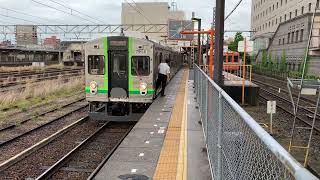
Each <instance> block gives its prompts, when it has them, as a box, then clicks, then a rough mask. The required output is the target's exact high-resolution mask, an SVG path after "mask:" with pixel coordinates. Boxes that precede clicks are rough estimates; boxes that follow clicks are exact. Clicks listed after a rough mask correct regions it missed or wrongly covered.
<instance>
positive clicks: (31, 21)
mask: <svg viewBox="0 0 320 180" xmlns="http://www.w3.org/2000/svg"><path fill="white" fill-rule="evenodd" d="M0 16H3V17H7V18H11V19H17V20H21V21H26V22H31V23H35V24H39V23H38V22H35V21H31V20H27V19H23V18H18V17H13V16H9V15H5V14H0Z"/></svg>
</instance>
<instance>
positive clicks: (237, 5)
mask: <svg viewBox="0 0 320 180" xmlns="http://www.w3.org/2000/svg"><path fill="white" fill-rule="evenodd" d="M241 3H242V0H240V1H239V2H238V3H237V4H236V6H235V7H234V8H233V9H232V11H231V12H230V13H229V14H228V15H227V16H226V17H225V18H224V20H227V19H228V18H229V17H230V16H231V15H232V14H233V12H234V11H235V10H236V9H237V8H238V7H239V5H240V4H241Z"/></svg>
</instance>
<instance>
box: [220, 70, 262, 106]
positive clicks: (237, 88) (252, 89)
mask: <svg viewBox="0 0 320 180" xmlns="http://www.w3.org/2000/svg"><path fill="white" fill-rule="evenodd" d="M223 76H224V86H223V87H222V88H223V90H225V91H226V92H227V93H228V94H229V95H230V96H231V97H232V99H233V100H235V101H236V102H238V103H240V102H241V101H242V87H243V85H244V89H245V103H247V104H249V105H251V106H256V105H257V104H258V100H259V99H258V97H259V89H260V87H259V86H258V85H256V84H254V83H253V82H252V81H251V78H250V77H249V78H248V79H246V80H244V81H243V78H242V77H239V76H237V75H234V74H232V73H229V72H223Z"/></svg>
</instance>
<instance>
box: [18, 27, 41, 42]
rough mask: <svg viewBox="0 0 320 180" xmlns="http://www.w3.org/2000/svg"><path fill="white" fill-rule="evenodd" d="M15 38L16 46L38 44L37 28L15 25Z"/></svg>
mask: <svg viewBox="0 0 320 180" xmlns="http://www.w3.org/2000/svg"><path fill="white" fill-rule="evenodd" d="M15 36H16V42H17V45H18V46H25V45H35V44H38V33H37V26H33V25H17V26H16V27H15Z"/></svg>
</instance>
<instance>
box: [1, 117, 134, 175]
mask: <svg viewBox="0 0 320 180" xmlns="http://www.w3.org/2000/svg"><path fill="white" fill-rule="evenodd" d="M132 127H133V124H128V123H110V122H107V123H101V122H100V123H99V122H96V121H88V117H85V118H82V119H80V120H79V121H77V123H76V124H73V125H72V126H69V127H66V128H64V129H63V130H60V131H58V132H57V133H56V134H55V135H53V137H52V136H50V137H48V138H46V139H49V140H48V141H42V142H39V143H38V144H36V145H35V146H33V147H31V148H29V149H27V150H26V151H24V152H23V153H21V154H20V155H19V156H17V157H14V158H13V159H11V160H10V161H11V163H10V162H7V164H0V176H2V177H6V178H8V179H14V178H17V177H19V178H22V179H28V178H31V179H35V178H36V179H49V178H50V179H64V178H66V177H67V178H69V179H87V178H88V177H90V175H91V176H92V177H93V176H94V174H95V172H96V171H97V170H98V169H99V168H101V167H102V165H103V164H104V163H105V161H107V160H108V158H109V157H110V156H111V155H112V153H113V152H114V151H115V149H116V148H117V147H118V146H119V144H120V143H121V141H122V140H123V139H124V137H125V136H126V135H127V134H128V133H129V132H130V131H131V129H132ZM28 151H29V152H28ZM16 158H17V159H16Z"/></svg>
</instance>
